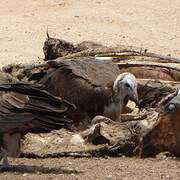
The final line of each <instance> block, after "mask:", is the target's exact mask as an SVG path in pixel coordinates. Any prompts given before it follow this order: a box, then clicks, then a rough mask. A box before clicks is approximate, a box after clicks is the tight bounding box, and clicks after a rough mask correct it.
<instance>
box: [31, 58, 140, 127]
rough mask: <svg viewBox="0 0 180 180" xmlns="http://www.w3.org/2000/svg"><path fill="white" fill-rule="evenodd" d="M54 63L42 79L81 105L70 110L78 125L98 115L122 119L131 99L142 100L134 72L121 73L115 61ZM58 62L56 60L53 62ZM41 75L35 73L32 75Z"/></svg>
mask: <svg viewBox="0 0 180 180" xmlns="http://www.w3.org/2000/svg"><path fill="white" fill-rule="evenodd" d="M49 63H50V64H51V66H54V68H52V69H51V68H50V69H49V70H48V72H46V74H45V75H44V73H42V74H43V77H42V78H41V80H40V83H42V84H43V85H44V86H45V89H46V90H47V91H48V92H50V93H52V94H53V95H55V96H59V97H62V98H63V99H66V100H67V101H69V102H70V103H72V104H75V106H76V107H77V109H76V111H74V112H71V111H69V112H68V117H69V118H70V119H73V120H74V123H75V124H76V125H79V123H80V122H85V121H88V123H90V121H91V119H92V118H94V117H95V116H96V115H103V116H106V117H108V118H111V119H112V120H114V121H117V120H119V116H120V113H121V110H122V109H123V107H124V106H125V105H126V104H127V102H128V100H132V101H134V102H136V103H138V94H137V81H136V78H135V76H134V75H133V74H131V73H128V72H125V73H122V74H119V68H118V66H117V65H115V64H112V63H109V62H107V63H104V62H103V63H102V62H100V61H98V60H96V59H94V58H84V59H83V58H81V59H78V60H77V59H75V60H64V61H60V62H57V61H56V62H55V61H54V62H53V61H49ZM53 63H54V64H53ZM37 74H38V73H37ZM33 76H34V77H37V76H36V75H35V74H34V75H32V77H31V80H33Z"/></svg>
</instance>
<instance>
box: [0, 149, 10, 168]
mask: <svg viewBox="0 0 180 180" xmlns="http://www.w3.org/2000/svg"><path fill="white" fill-rule="evenodd" d="M7 155H8V153H7V151H6V150H5V149H3V148H1V153H0V160H2V165H1V166H0V171H8V170H10V169H11V168H12V166H11V165H10V164H9V161H8V158H7Z"/></svg>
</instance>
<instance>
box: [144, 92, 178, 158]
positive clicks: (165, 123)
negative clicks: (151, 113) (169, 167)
mask: <svg viewBox="0 0 180 180" xmlns="http://www.w3.org/2000/svg"><path fill="white" fill-rule="evenodd" d="M142 145H143V146H142V154H141V155H142V156H149V155H152V156H153V155H156V154H158V153H160V152H170V153H171V154H173V155H176V156H180V90H179V91H178V93H177V94H176V95H175V96H174V97H171V99H169V100H168V102H165V104H163V106H162V107H161V111H160V113H159V116H158V121H157V123H155V125H154V126H153V127H152V129H151V130H150V131H149V132H148V133H147V134H146V135H145V136H144V137H143V139H142Z"/></svg>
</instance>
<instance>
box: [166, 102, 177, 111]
mask: <svg viewBox="0 0 180 180" xmlns="http://www.w3.org/2000/svg"><path fill="white" fill-rule="evenodd" d="M167 110H168V111H169V112H175V111H176V105H175V104H172V103H171V104H169V105H168V107H167Z"/></svg>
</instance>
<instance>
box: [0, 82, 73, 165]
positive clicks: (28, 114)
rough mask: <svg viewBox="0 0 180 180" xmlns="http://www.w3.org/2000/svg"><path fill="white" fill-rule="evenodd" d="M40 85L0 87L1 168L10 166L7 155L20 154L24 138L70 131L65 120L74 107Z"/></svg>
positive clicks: (16, 84) (14, 155) (3, 85)
mask: <svg viewBox="0 0 180 180" xmlns="http://www.w3.org/2000/svg"><path fill="white" fill-rule="evenodd" d="M41 88H42V86H41V85H32V84H25V83H20V82H17V83H11V84H0V144H1V153H0V158H1V160H3V165H2V168H6V167H8V166H9V163H8V160H7V156H12V157H17V156H18V155H19V154H20V140H21V137H22V136H23V135H25V134H26V133H28V132H31V133H47V132H50V131H52V130H55V129H61V128H66V129H71V125H72V120H70V119H68V118H67V117H66V113H67V112H68V110H70V109H71V110H73V109H74V108H75V107H74V105H72V104H70V103H68V102H67V101H65V100H62V99H61V98H57V97H55V96H53V95H51V94H50V93H48V92H46V91H44V90H42V89H41Z"/></svg>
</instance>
